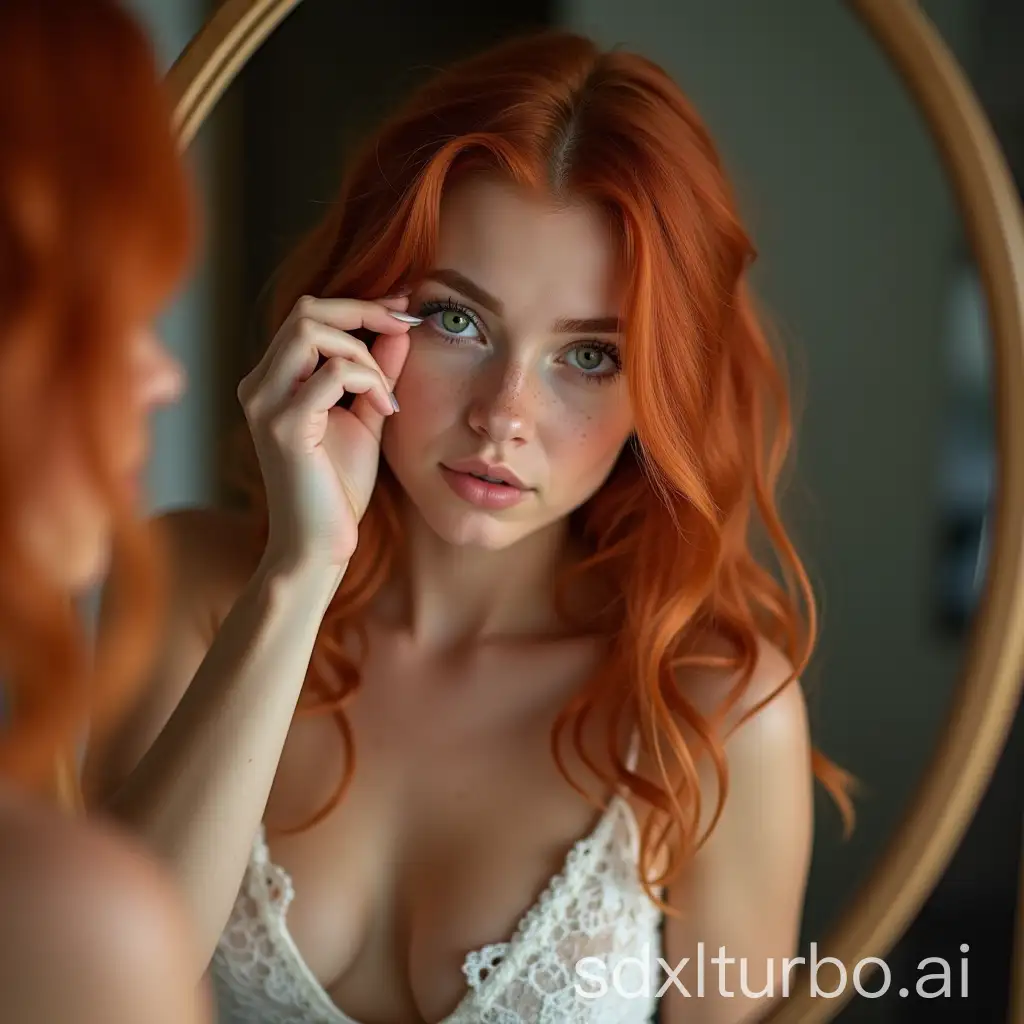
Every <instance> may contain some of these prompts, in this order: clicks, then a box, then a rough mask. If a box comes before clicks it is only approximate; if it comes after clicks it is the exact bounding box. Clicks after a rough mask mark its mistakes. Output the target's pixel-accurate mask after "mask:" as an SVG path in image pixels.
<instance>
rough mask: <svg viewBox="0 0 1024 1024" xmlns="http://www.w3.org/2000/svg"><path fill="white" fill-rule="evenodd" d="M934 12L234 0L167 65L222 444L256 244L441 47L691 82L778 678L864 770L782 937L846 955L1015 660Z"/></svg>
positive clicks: (976, 299) (995, 211)
mask: <svg viewBox="0 0 1024 1024" xmlns="http://www.w3.org/2000/svg"><path fill="white" fill-rule="evenodd" d="M933 6H935V8H936V9H935V11H934V12H930V10H929V5H927V4H924V5H921V6H918V5H915V4H913V3H910V2H908V0H859V2H852V3H850V4H848V5H845V6H842V5H837V4H807V3H798V2H795V0H794V2H786V3H782V4H779V3H773V4H764V3H752V2H749V0H719V2H716V3H714V4H709V3H691V2H684V0H632V2H631V3H629V4H626V5H623V4H619V3H611V2H607V0H570V2H568V3H563V4H559V5H555V4H553V3H549V2H546V0H522V2H520V3H516V4H503V5H493V6H492V7H491V8H490V9H489V10H488V9H487V8H486V5H473V6H472V7H469V6H467V5H465V4H462V3H459V2H455V0H445V2H442V0H436V2H432V3H430V4H418V3H416V2H415V0H378V2H376V3H374V4H357V3H341V2H338V0H303V2H302V3H298V2H297V0H276V2H275V0H228V2H227V3H225V4H224V5H223V6H222V7H221V8H220V10H219V11H218V12H217V14H216V15H215V16H214V17H213V18H212V19H211V21H210V22H209V24H208V25H207V27H206V28H205V29H204V30H203V32H202V33H200V35H199V36H198V37H197V38H196V39H195V40H194V42H193V44H192V45H191V46H190V47H189V49H188V50H187V51H186V52H185V53H184V54H183V56H182V57H181V59H180V60H179V62H178V64H177V65H176V66H175V68H174V69H173V71H172V73H171V83H172V85H173V88H174V90H175V93H176V96H177V98H178V107H177V117H178V124H179V128H180V133H181V139H182V143H183V145H186V146H191V145H193V144H195V145H196V146H197V147H198V148H197V155H198V157H200V158H201V160H202V167H203V175H204V181H205V183H206V195H207V200H208V201H207V207H208V216H207V223H208V261H207V267H206V269H205V270H204V273H205V274H207V275H208V280H210V281H213V282H215V285H214V287H213V288H212V290H211V295H212V296H213V297H212V299H211V302H210V315H211V318H212V320H211V322H212V323H213V324H215V325H216V326H215V332H214V333H215V335H216V339H217V348H216V357H215V359H213V360H212V362H211V363H210V366H211V374H212V375H211V377H210V382H211V383H210V385H209V387H208V388H207V390H206V392H205V393H204V401H205V402H206V403H207V404H206V408H207V412H206V413H205V414H204V415H206V416H207V418H208V422H209V423H211V424H212V426H211V430H212V432H213V433H215V434H217V435H218V436H221V437H223V436H225V435H226V434H227V432H228V431H229V430H230V429H232V428H233V427H237V425H238V423H239V422H240V417H241V412H240V410H239V409H238V403H237V399H236V387H237V384H238V381H239V379H240V378H241V377H242V376H243V375H244V374H245V373H246V372H247V371H248V369H249V368H250V367H251V366H252V364H253V361H254V358H255V357H256V356H257V354H258V353H259V351H260V350H261V349H262V348H264V347H265V346H266V344H267V340H268V338H267V334H266V306H267V302H266V300H267V295H268V291H269V288H270V286H271V285H272V283H273V280H274V276H275V273H276V270H277V268H278V266H279V264H280V263H281V261H282V259H283V258H284V257H285V255H286V254H287V253H288V252H289V250H290V249H291V248H292V246H293V245H294V244H295V243H296V241H297V240H298V239H299V237H300V236H301V235H302V234H303V233H304V232H305V231H306V230H307V229H308V228H309V227H311V226H312V224H313V223H314V222H316V221H317V220H319V218H320V217H321V215H322V214H323V212H324V209H325V207H326V205H327V204H329V203H330V202H331V201H332V199H333V198H334V197H335V195H336V192H337V188H338V184H339V181H340V177H341V171H342V167H343V165H344V163H345V161H346V158H347V157H348V156H349V155H350V154H351V153H352V152H353V150H354V148H355V147H356V146H357V144H358V143H359V141H360V140H361V139H362V138H363V137H365V136H366V135H367V134H368V133H370V132H372V131H373V130H374V128H375V127H376V126H377V124H379V123H380V121H381V120H382V119H383V118H385V117H386V116H387V115H388V114H389V113H390V112H391V111H392V110H393V109H394V108H395V106H396V105H397V104H398V103H399V102H400V101H401V100H402V99H403V98H404V97H405V96H406V95H407V94H408V93H409V92H410V91H411V90H412V89H413V88H415V87H416V86H417V85H419V84H420V83H421V82H422V81H424V79H425V78H427V77H429V76H430V75H432V74H433V73H434V72H435V71H436V70H437V69H438V67H440V66H443V65H444V64H445V63H446V61H447V60H448V59H454V58H456V57H462V56H465V55H467V54H468V53H471V52H473V51H476V50H482V49H484V48H486V47H487V46H489V45H490V44H491V43H493V42H495V41H497V40H499V39H502V38H504V37H506V36H509V35H513V34H516V33H519V32H521V31H523V30H526V29H531V28H538V27H542V26H547V25H552V26H554V25H557V26H561V27H565V28H569V29H573V30H578V31H581V32H583V33H585V34H588V35H590V36H591V37H593V38H594V39H596V40H597V41H598V42H599V43H601V44H608V45H612V44H621V45H622V46H623V47H624V48H626V49H628V50H632V51H635V52H640V53H643V54H644V55H645V56H648V57H650V58H652V59H653V60H655V61H657V62H658V63H659V64H661V65H662V66H663V67H664V68H665V69H666V70H667V71H668V72H669V73H670V74H671V75H672V76H673V77H674V78H675V79H676V81H677V82H678V84H679V85H680V86H681V87H682V89H683V91H684V92H685V93H686V95H687V96H688V97H689V98H690V99H691V100H692V101H693V103H694V105H695V106H696V108H697V109H698V111H699V112H700V114H701V116H702V118H703V119H704V120H705V121H706V123H707V125H708V126H709V128H710V130H711V133H712V135H713V137H714V139H715V142H716V145H717V146H718V148H719V150H720V152H721V153H722V155H723V157H724V161H725V164H726V167H727V169H728V171H729V174H730V177H731V179H732V181H733V182H734V184H735V186H736V191H737V194H738V197H739V203H740V207H741V210H742V212H743V216H744V220H745V224H746V225H747V227H748V228H749V231H750V234H751V236H752V238H753V239H754V242H755V245H756V248H757V251H758V259H757V262H756V264H755V265H754V267H753V270H752V272H751V281H752V284H753V287H754V290H755V292H756V294H757V296H758V299H759V301H760V304H761V306H762V307H763V308H764V310H766V313H767V320H768V322H769V323H770V324H771V326H772V333H773V337H774V339H775V340H776V341H777V342H778V343H779V345H780V346H781V347H782V349H783V350H784V351H785V352H786V355H787V362H788V364H789V370H790V377H791V379H792V380H793V382H794V392H793V393H794V397H795V399H796V405H795V410H796V414H797V416H796V447H795V455H794V459H793V468H792V472H791V474H790V483H789V485H788V488H787V490H786V492H785V496H784V506H783V509H784V514H785V519H786V522H787V525H788V529H789V530H790V532H791V536H792V537H793V539H794V542H795V543H796V546H797V548H798V550H799V552H800V554H801V556H802V558H803V559H804V561H805V564H806V565H807V567H808V570H809V572H810V575H811V578H812V582H813V584H814V588H815V591H816V593H817V595H818V598H819V600H820V607H821V619H820V640H819V643H818V646H817V649H816V654H815V656H814V658H813V660H812V662H811V664H810V666H809V668H808V670H807V672H806V673H804V676H803V683H804V686H805V688H806V691H807V694H808V704H809V708H810V714H811V721H812V732H813V737H814V741H815V744H816V746H817V747H818V749H820V750H821V751H822V752H823V753H824V754H825V755H826V756H828V757H829V758H831V759H832V760H834V761H835V762H837V763H838V764H839V765H840V766H841V767H842V768H844V769H845V770H846V771H848V772H849V773H851V775H852V776H854V778H855V779H856V780H857V786H858V788H857V791H856V793H855V806H856V814H857V821H856V827H855V829H854V831H853V832H852V834H851V835H850V837H849V838H848V839H844V837H843V835H842V827H841V821H840V818H839V815H838V814H837V813H836V810H835V807H834V805H833V804H832V803H831V802H830V801H829V800H828V799H827V798H826V797H825V796H824V795H823V794H822V797H821V800H820V802H819V805H818V808H817V814H816V823H815V827H816V833H815V847H814V856H813V867H812V870H811V875H810V882H809V886H808V891H807V896H806V902H805V913H804V929H803V932H804V944H805V946H809V945H810V944H811V943H814V944H815V946H816V949H817V956H818V958H819V960H820V959H821V958H823V957H826V956H830V957H835V958H837V959H838V960H839V961H840V962H841V963H842V964H844V965H847V967H848V968H850V969H852V968H853V966H854V965H857V964H858V963H861V962H862V961H864V960H865V958H869V957H878V958H884V957H885V955H886V953H887V952H888V951H889V950H890V949H891V947H892V946H893V944H894V943H895V942H896V940H897V939H898V937H899V935H900V934H901V932H902V930H903V929H904V928H905V927H906V926H907V924H908V923H909V921H910V920H911V918H912V917H913V915H914V914H915V912H916V911H917V909H918V908H919V907H920V905H921V903H922V902H923V900H924V899H925V897H926V896H927V894H928V892H929V891H930V889H931V887H932V886H933V885H934V884H935V882H936V880H937V878H938V877H939V875H940V874H941V872H942V870H943V867H944V865H945V863H946V862H947V860H948V858H949V857H950V855H951V853H952V851H953V849H954V848H955V846H956V843H957V841H958V839H959V837H960V835H961V834H962V831H963V829H964V828H965V827H966V825H967V822H968V821H969V819H970V816H971V814H972V811H973V809H974V807H975V806H976V804H977V801H978V800H979V798H980V795H981V792H982V790H983V789H984V786H985V783H986V780H987V778H988V775H989V773H990V771H991V769H992V766H993V764H994V763H995V759H996V758H997V756H998V753H999V750H1000V747H1001V744H1002V742H1003V739H1004V736H1005V732H1006V729H1007V727H1008V725H1009V722H1010V719H1011V716H1012V713H1013V709H1014V708H1015V706H1016V702H1017V699H1018V696H1019V687H1020V681H1021V673H1022V645H1024V590H1022V583H1021V581H1022V579H1024V575H1022V570H1024V557H1022V555H1024V553H1022V536H1024V293H1022V283H1024V230H1022V219H1021V213H1020V206H1019V201H1018V198H1017V195H1016V192H1015V190H1014V187H1013V184H1012V182H1011V180H1010V177H1009V174H1008V172H1007V170H1006V168H1005V166H1004V163H1003V161H1002V158H1001V156H1000V154H999V151H998V148H997V146H996V144H995V142H994V140H993V136H992V134H991V132H990V130H989V127H988V125H987V122H986V121H985V119H984V117H983V116H982V114H981V112H980V109H979V107H978V105H977V103H976V102H975V100H974V98H973V95H972V93H971V91H970V89H969V88H968V86H967V85H966V82H965V78H964V76H963V74H962V73H961V71H960V70H959V68H958V66H957V64H956V62H955V61H954V59H953V57H952V55H951V50H955V49H956V46H957V45H958V43H959V42H960V41H961V40H960V37H958V32H959V31H961V30H962V29H963V25H962V23H961V22H959V21H958V20H957V17H956V15H955V14H954V13H951V12H952V7H950V6H948V5H947V6H945V7H943V6H941V5H933ZM922 8H923V9H922ZM926 11H929V12H930V13H934V15H935V18H936V22H935V23H933V22H932V21H930V20H929V18H928V17H927V15H926V13H925V12H926ZM944 37H945V41H944ZM965 45H966V43H965ZM178 414H179V415H183V416H184V415H194V410H189V409H188V407H183V409H182V410H181V411H180V413H178ZM206 456H207V452H206V451H205V446H204V450H202V451H200V450H197V451H196V452H195V457H196V458H197V459H203V458H206ZM207 468H209V464H207ZM219 496H220V497H221V498H222V499H224V500H229V495H228V493H227V492H226V491H222V492H220V494H219ZM180 497H181V496H180V495H171V494H164V495H160V499H161V501H163V502H166V503H173V502H175V501H176V500H178V499H179V498H180ZM188 497H191V496H188ZM876 966H877V965H876ZM869 975H870V971H869V970H867V969H865V970H864V971H863V972H862V973H861V974H860V981H861V984H862V985H863V987H864V989H865V991H877V989H878V987H879V985H880V984H882V982H881V981H880V980H878V979H877V978H876V979H875V980H874V981H872V980H871V979H870V977H869ZM897 983H898V982H896V981H894V984H897ZM906 983H907V984H909V985H911V986H912V985H913V981H912V980H909V979H908V980H907V982H906ZM834 984H835V980H834V978H833V979H831V980H828V981H826V980H825V978H824V976H822V978H821V986H822V988H823V989H824V990H826V991H827V990H830V989H831V988H832V986H834ZM855 992H856V989H855V987H854V985H853V981H852V979H850V978H848V979H847V982H846V984H845V986H844V987H843V989H842V990H841V991H839V992H838V994H836V995H835V997H834V998H821V997H820V996H819V997H817V998H815V997H814V996H813V995H812V994H811V990H810V986H809V985H808V984H805V983H800V982H797V981H796V975H794V980H793V983H792V987H791V994H790V995H789V998H787V999H784V1000H782V1001H780V1003H779V1005H778V1007H777V1008H776V1010H775V1014H776V1016H774V1017H773V1018H772V1019H777V1020H780V1021H783V1020H784V1021H787V1022H789V1021H792V1022H794V1024H796V1022H798V1021H799V1022H801V1024H814V1022H818V1021H824V1020H827V1019H829V1018H831V1017H832V1016H834V1015H835V1014H836V1013H837V1012H838V1011H839V1009H840V1008H841V1007H842V1005H843V1004H844V1003H845V1002H846V1001H847V1000H848V999H849V998H850V997H851V996H853V995H854V994H855Z"/></svg>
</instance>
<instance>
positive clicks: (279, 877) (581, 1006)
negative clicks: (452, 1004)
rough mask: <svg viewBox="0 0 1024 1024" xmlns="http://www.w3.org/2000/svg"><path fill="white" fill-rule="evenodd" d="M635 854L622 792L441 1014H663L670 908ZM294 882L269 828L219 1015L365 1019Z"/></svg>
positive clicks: (517, 1019) (276, 1021) (544, 1017)
mask: <svg viewBox="0 0 1024 1024" xmlns="http://www.w3.org/2000/svg"><path fill="white" fill-rule="evenodd" d="M630 753H631V757H630V761H633V760H634V759H635V750H634V751H631V752H630ZM638 858H639V832H638V828H637V823H636V818H635V815H634V814H633V810H632V808H631V807H630V805H629V803H628V802H627V800H626V798H625V796H624V795H623V794H619V795H616V796H615V797H613V798H612V800H611V801H610V803H609V805H608V807H607V810H606V811H605V813H604V814H603V815H602V816H601V818H600V819H599V821H598V823H597V825H596V826H595V828H594V829H593V831H591V833H590V834H589V835H587V836H586V837H584V838H582V839H580V840H579V841H578V842H577V843H576V844H575V845H574V846H573V848H572V849H571V850H570V852H569V854H568V856H567V858H566V861H565V865H564V867H563V869H562V871H561V872H559V874H557V875H556V876H555V877H554V878H552V879H551V881H550V882H549V883H548V886H547V888H546V889H545V890H544V892H543V893H542V894H541V896H540V897H539V899H538V900H537V902H536V903H535V904H534V905H533V906H532V907H531V908H530V909H529V910H528V911H527V912H526V914H525V915H524V916H523V918H522V920H521V921H520V923H519V925H518V927H517V928H516V930H515V933H514V934H513V936H512V937H511V938H510V939H509V941H507V942H499V943H494V944H491V945H488V946H484V947H483V948H482V949H478V950H474V951H472V952H470V953H469V954H468V955H467V956H466V959H465V961H464V963H463V968H462V970H463V973H464V975H465V977H466V981H467V983H468V989H467V991H466V994H465V996H464V997H463V999H462V1001H461V1002H460V1003H459V1005H458V1006H457V1007H456V1008H455V1010H454V1011H453V1012H452V1013H451V1014H449V1015H448V1016H447V1017H445V1019H444V1020H443V1021H442V1022H440V1024H647V1022H649V1021H651V1020H652V1019H654V1011H655V1004H656V1002H657V999H656V993H657V991H658V988H659V987H660V984H661V982H660V979H659V973H658V958H659V957H660V956H661V932H660V924H661V912H660V911H659V910H658V908H657V907H656V906H655V905H654V904H653V903H652V902H651V901H650V900H649V899H648V897H647V894H646V893H645V892H644V890H643V887H642V886H641V885H640V881H639V878H638V874H637V864H638ZM293 894H294V890H293V888H292V882H291V879H290V878H289V876H288V874H287V873H286V872H285V871H284V870H283V869H282V868H280V867H278V866H277V865H275V864H273V863H272V862H271V860H270V856H269V852H268V849H267V844H266V840H265V837H264V833H263V829H262V828H261V829H260V831H259V833H258V834H257V836H256V838H255V840H254V841H253V847H252V856H251V858H250V862H249V866H248V868H247V870H246V873H245V877H244V879H243V882H242V886H241V889H240V890H239V894H238V899H237V900H236V902H235V905H234V909H233V911H232V914H231V918H230V920H229V921H228V925H227V928H226V929H225V931H224V934H223V936H222V937H221V940H220V943H219V945H218V948H217V951H216V954H215V956H214V959H213V964H212V974H213V980H214V983H215V986H216V989H217V997H218V1004H219V1012H220V1017H219V1021H220V1022H221V1024H358V1022H357V1021H353V1020H352V1019H351V1018H350V1017H348V1016H346V1015H345V1014H344V1013H343V1012H342V1011H341V1010H340V1009H338V1007H337V1006H336V1005H335V1004H334V1003H333V1002H332V1001H331V999H330V997H329V996H328V994H327V992H326V991H325V990H324V988H323V987H322V986H321V985H320V984H319V982H318V981H317V980H316V978H315V977H314V976H313V974H312V972H311V971H310V969H309V967H308V966H307V965H306V963H305V962H304V961H303V959H302V956H301V954H300V953H299V951H298V949H297V947H296V946H295V943H294V942H293V941H292V939H291V936H290V935H289V933H288V926H287V922H286V916H287V911H288V905H289V903H290V902H291V900H292V896H293ZM659 895H660V893H659ZM587 957H590V958H593V959H591V960H586V959H584V958H587Z"/></svg>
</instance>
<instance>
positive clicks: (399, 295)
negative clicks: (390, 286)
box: [383, 287, 412, 302]
mask: <svg viewBox="0 0 1024 1024" xmlns="http://www.w3.org/2000/svg"><path fill="white" fill-rule="evenodd" d="M411 294H412V289H411V288H409V287H405V288H399V289H398V291H396V292H392V293H391V294H390V295H385V296H384V299H383V301H384V302H387V300H388V299H404V298H405V297H406V296H407V295H411Z"/></svg>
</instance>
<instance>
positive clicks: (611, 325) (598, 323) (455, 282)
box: [426, 267, 622, 334]
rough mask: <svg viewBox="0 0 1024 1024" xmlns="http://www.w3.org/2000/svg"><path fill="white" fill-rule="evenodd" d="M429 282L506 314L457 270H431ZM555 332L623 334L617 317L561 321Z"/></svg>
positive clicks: (494, 298) (497, 313)
mask: <svg viewBox="0 0 1024 1024" xmlns="http://www.w3.org/2000/svg"><path fill="white" fill-rule="evenodd" d="M426 279H427V280H431V281H437V282H439V283H440V284H446V285H448V287H449V288H454V289H455V290H456V291H457V292H461V293H462V294H463V295H465V296H467V297H468V298H470V299H472V300H473V301H474V302H475V303H477V304H478V305H480V306H483V307H484V308H485V309H488V310H489V311H490V312H492V313H493V314H494V315H495V316H502V315H503V314H504V312H505V304H504V303H503V302H502V301H501V299H499V298H496V297H495V296H494V295H492V294H491V293H490V292H489V291H487V290H486V289H484V288H481V287H480V285H478V284H477V283H476V282H475V281H471V280H470V279H469V278H468V277H466V275H465V274H460V273H459V272H458V271H457V270H450V269H447V268H444V267H441V268H438V269H436V270H431V271H430V272H429V273H428V274H427V275H426ZM555 331H557V332H558V333H563V334H586V333H592V334H620V333H621V332H622V321H621V320H620V319H619V318H618V317H617V316H602V317H594V318H592V319H584V320H577V319H561V320H556V321H555Z"/></svg>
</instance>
